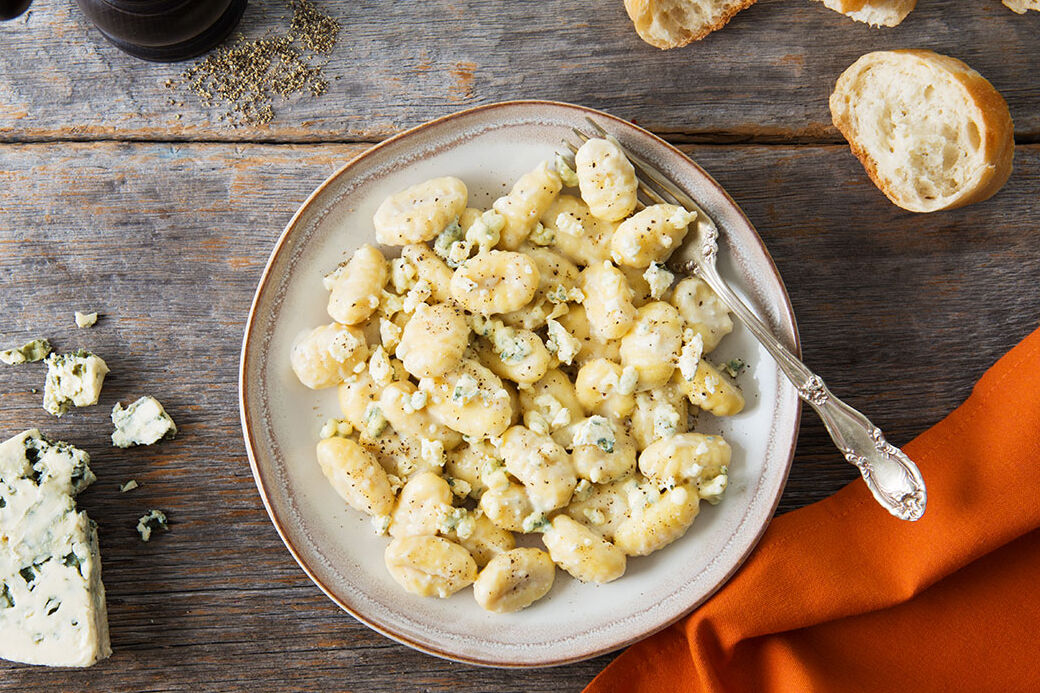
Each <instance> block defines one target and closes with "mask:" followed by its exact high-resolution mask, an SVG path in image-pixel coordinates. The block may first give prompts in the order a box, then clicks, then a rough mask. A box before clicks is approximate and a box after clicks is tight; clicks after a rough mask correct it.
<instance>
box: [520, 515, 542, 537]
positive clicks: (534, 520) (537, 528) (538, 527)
mask: <svg viewBox="0 0 1040 693" xmlns="http://www.w3.org/2000/svg"><path fill="white" fill-rule="evenodd" d="M520 526H521V527H522V528H523V530H524V532H527V533H531V532H544V531H545V530H547V529H549V518H547V517H546V516H545V513H542V512H533V513H531V514H530V515H528V516H527V517H525V518H524V519H523V521H522V522H521V523H520Z"/></svg>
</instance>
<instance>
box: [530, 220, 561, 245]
mask: <svg viewBox="0 0 1040 693" xmlns="http://www.w3.org/2000/svg"><path fill="white" fill-rule="evenodd" d="M527 240H529V241H530V242H531V243H533V244H535V245H552V244H553V243H554V242H555V241H556V232H555V231H553V230H552V229H551V228H549V227H548V226H545V225H544V224H542V223H541V222H538V224H537V225H536V226H535V227H534V230H533V231H531V233H530V235H529V236H528V237H527Z"/></svg>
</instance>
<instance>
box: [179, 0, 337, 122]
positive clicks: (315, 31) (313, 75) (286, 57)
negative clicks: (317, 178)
mask: <svg viewBox="0 0 1040 693" xmlns="http://www.w3.org/2000/svg"><path fill="white" fill-rule="evenodd" d="M289 7H290V8H291V9H292V13H293V14H292V21H291V23H290V25H289V31H288V32H287V33H286V34H284V35H270V34H269V35H267V36H264V37H263V38H258V39H246V38H245V37H244V36H242V35H239V36H238V38H237V39H236V40H235V41H234V43H232V44H231V45H228V46H225V47H223V48H220V49H218V50H216V51H214V52H213V53H211V54H210V55H208V56H207V57H205V58H203V59H202V60H199V61H198V62H196V63H195V64H193V65H192V66H191V67H189V68H188V69H187V70H185V71H184V72H183V73H181V75H180V78H179V79H170V80H167V81H166V87H167V88H168V89H179V88H185V89H187V90H188V91H189V92H191V93H193V94H195V95H196V96H197V97H199V99H201V101H202V103H203V105H205V106H214V105H216V104H220V105H222V106H226V107H227V111H226V112H225V113H222V114H221V115H220V116H219V118H220V119H221V120H226V121H227V122H229V123H230V124H231V125H233V126H236V127H239V126H244V125H264V124H266V123H269V122H271V120H272V119H273V118H274V115H275V112H274V104H275V100H276V98H278V97H280V98H283V99H287V98H290V97H291V96H293V95H296V94H310V95H311V96H321V95H322V94H324V93H325V92H326V91H327V89H328V86H329V83H328V80H327V79H326V78H325V75H324V73H323V69H322V68H323V67H324V62H323V61H322V60H321V56H327V55H328V54H329V53H331V52H332V49H333V48H334V47H335V45H336V41H337V39H338V38H339V31H340V23H339V22H338V21H337V20H336V19H335V18H333V17H331V16H329V15H327V14H325V13H324V12H322V11H321V10H320V9H318V8H317V7H316V6H315V5H314V3H313V2H311V0H290V2H289Z"/></svg>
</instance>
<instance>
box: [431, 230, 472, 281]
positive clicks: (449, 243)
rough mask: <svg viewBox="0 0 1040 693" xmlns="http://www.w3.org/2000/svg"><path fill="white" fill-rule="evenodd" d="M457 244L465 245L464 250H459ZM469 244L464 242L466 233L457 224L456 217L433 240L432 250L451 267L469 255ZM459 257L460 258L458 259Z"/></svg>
mask: <svg viewBox="0 0 1040 693" xmlns="http://www.w3.org/2000/svg"><path fill="white" fill-rule="evenodd" d="M459 246H465V252H464V253H463V251H461V250H459ZM469 250H470V249H469V244H468V243H466V234H465V233H464V232H463V231H462V227H461V226H459V219H458V217H456V218H455V220H454V221H452V222H451V223H450V224H448V225H447V226H446V227H444V230H443V231H441V232H440V233H439V234H437V238H435V239H434V241H433V252H435V253H437V255H439V256H440V257H441V258H442V259H443V260H444V261H445V262H446V263H447V265H448V267H451V268H452V269H454V268H456V267H458V266H459V265H461V264H462V263H463V262H465V261H466V258H467V257H469ZM460 257H461V259H460Z"/></svg>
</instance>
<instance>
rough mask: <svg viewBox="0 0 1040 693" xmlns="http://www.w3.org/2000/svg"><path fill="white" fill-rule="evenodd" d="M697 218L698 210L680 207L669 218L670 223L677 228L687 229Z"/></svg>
mask: <svg viewBox="0 0 1040 693" xmlns="http://www.w3.org/2000/svg"><path fill="white" fill-rule="evenodd" d="M696 218H697V213H696V212H691V211H689V210H686V209H683V208H682V207H679V208H677V209H676V210H675V212H674V213H673V214H672V216H670V217H669V218H668V223H669V224H671V225H672V226H674V227H675V228H677V229H685V228H686V227H687V226H689V225H690V224H692V223H693V221H694V220H695V219H696Z"/></svg>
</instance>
